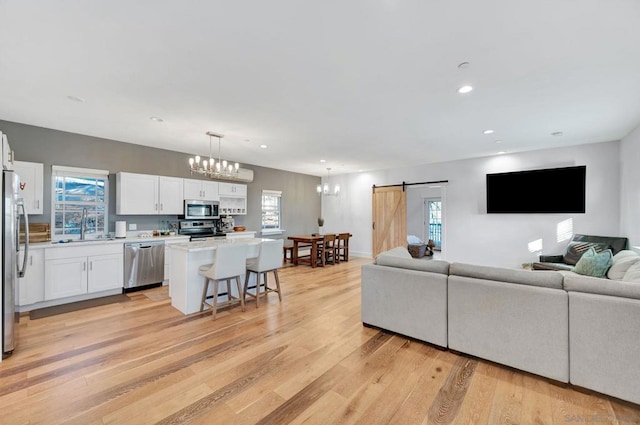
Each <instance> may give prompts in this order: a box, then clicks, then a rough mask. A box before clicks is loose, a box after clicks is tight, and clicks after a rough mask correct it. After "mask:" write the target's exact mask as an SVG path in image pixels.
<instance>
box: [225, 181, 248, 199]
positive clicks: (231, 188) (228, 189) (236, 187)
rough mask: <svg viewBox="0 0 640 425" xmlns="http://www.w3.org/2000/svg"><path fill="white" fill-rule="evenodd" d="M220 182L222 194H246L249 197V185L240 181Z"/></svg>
mask: <svg viewBox="0 0 640 425" xmlns="http://www.w3.org/2000/svg"><path fill="white" fill-rule="evenodd" d="M218 184H219V192H220V196H244V197H245V198H246V197H247V185H246V184H238V183H223V182H220V183H218Z"/></svg>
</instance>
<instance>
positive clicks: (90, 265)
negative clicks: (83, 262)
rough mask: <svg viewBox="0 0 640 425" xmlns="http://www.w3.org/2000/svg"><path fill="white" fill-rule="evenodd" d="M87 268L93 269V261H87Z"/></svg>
mask: <svg viewBox="0 0 640 425" xmlns="http://www.w3.org/2000/svg"><path fill="white" fill-rule="evenodd" d="M89 270H93V261H89Z"/></svg>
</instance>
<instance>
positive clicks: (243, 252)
mask: <svg viewBox="0 0 640 425" xmlns="http://www.w3.org/2000/svg"><path fill="white" fill-rule="evenodd" d="M280 249H281V250H282V248H280ZM246 262H247V247H246V245H240V244H233V243H224V244H220V245H218V246H217V247H216V250H215V255H214V259H213V264H206V265H203V266H200V268H199V273H200V275H201V276H204V278H205V280H204V288H203V289H202V301H201V303H200V311H203V310H204V308H205V306H208V307H209V308H210V309H211V310H212V312H213V319H215V318H216V313H217V311H218V308H219V307H226V306H228V305H232V304H236V303H240V305H241V306H242V311H244V297H243V295H242V288H241V287H240V275H242V273H244V271H245V267H246ZM234 278H235V280H236V285H237V286H238V296H237V297H234V296H232V295H231V279H234ZM221 280H226V281H227V301H226V302H223V303H218V284H219V282H220V281H221ZM209 282H213V303H211V304H209V303H208V302H207V291H208V290H209Z"/></svg>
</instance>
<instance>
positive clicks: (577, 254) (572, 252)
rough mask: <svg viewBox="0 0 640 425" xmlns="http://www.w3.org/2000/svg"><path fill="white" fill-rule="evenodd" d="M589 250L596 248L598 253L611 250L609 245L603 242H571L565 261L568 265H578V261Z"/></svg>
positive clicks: (564, 257)
mask: <svg viewBox="0 0 640 425" xmlns="http://www.w3.org/2000/svg"><path fill="white" fill-rule="evenodd" d="M589 248H594V249H595V250H596V252H602V251H604V250H606V249H609V245H608V244H606V243H601V242H576V241H573V242H569V245H568V246H567V251H566V252H565V254H564V256H563V261H564V262H565V263H566V264H571V265H576V264H577V263H578V260H579V259H580V258H581V257H582V256H583V255H584V253H585V252H587V251H588V250H589Z"/></svg>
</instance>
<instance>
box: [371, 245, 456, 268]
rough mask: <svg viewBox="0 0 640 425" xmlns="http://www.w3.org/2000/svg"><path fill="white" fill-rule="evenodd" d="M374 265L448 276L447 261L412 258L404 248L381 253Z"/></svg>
mask: <svg viewBox="0 0 640 425" xmlns="http://www.w3.org/2000/svg"><path fill="white" fill-rule="evenodd" d="M375 263H376V264H378V265H380V266H387V267H397V268H401V269H409V270H418V271H423V272H431V273H440V274H449V263H448V262H447V261H442V260H425V259H417V258H412V257H411V254H409V251H408V250H407V249H406V248H405V247H398V248H394V249H391V250H389V251H385V252H381V253H380V254H378V255H377V256H376V261H375Z"/></svg>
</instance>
